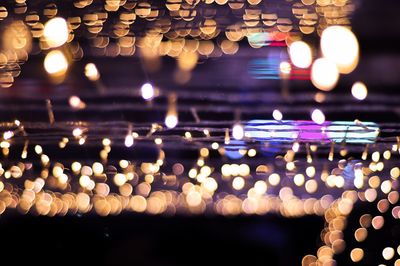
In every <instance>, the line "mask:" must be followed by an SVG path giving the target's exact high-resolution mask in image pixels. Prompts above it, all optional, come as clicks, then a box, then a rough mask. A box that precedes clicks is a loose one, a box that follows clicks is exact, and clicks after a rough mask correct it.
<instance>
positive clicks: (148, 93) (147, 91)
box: [141, 83, 154, 101]
mask: <svg viewBox="0 0 400 266" xmlns="http://www.w3.org/2000/svg"><path fill="white" fill-rule="evenodd" d="M141 92H142V97H143V99H145V100H146V101H148V100H151V99H152V98H153V97H154V88H153V85H151V84H150V83H145V84H143V86H142V88H141Z"/></svg>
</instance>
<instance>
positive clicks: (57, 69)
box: [44, 50, 68, 76]
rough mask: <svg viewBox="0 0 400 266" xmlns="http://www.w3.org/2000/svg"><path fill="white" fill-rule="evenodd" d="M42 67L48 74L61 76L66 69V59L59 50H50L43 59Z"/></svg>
mask: <svg viewBox="0 0 400 266" xmlns="http://www.w3.org/2000/svg"><path fill="white" fill-rule="evenodd" d="M44 69H45V70H46V72H47V73H49V74H50V75H55V76H62V75H64V74H65V73H66V72H67V70H68V61H67V58H65V56H64V54H63V53H62V52H61V51H59V50H54V51H51V52H50V53H48V54H47V55H46V58H45V59H44Z"/></svg>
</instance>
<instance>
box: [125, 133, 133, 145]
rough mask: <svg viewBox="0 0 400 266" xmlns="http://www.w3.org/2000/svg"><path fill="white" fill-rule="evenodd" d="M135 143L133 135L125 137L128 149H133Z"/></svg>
mask: <svg viewBox="0 0 400 266" xmlns="http://www.w3.org/2000/svg"><path fill="white" fill-rule="evenodd" d="M133 142H134V139H133V136H132V134H128V135H126V137H125V146H126V147H128V148H129V147H132V145H133Z"/></svg>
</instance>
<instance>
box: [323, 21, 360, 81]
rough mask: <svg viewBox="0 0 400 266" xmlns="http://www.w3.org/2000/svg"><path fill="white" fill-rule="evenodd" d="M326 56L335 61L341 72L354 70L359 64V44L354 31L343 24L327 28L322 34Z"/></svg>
mask: <svg viewBox="0 0 400 266" xmlns="http://www.w3.org/2000/svg"><path fill="white" fill-rule="evenodd" d="M321 50H322V54H323V55H324V57H326V58H328V59H329V60H331V61H332V62H334V63H335V64H336V65H337V67H338V69H339V72H340V73H343V74H348V73H350V72H352V71H353V70H354V69H355V68H356V67H357V64H358V60H359V45H358V40H357V38H356V36H355V35H354V33H353V32H352V31H351V30H349V29H348V28H346V27H343V26H331V27H328V28H326V29H325V30H324V31H323V32H322V35H321Z"/></svg>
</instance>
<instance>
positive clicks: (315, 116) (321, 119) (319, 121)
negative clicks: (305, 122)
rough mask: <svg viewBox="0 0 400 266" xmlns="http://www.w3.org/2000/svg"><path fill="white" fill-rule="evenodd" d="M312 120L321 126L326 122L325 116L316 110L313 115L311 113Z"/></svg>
mask: <svg viewBox="0 0 400 266" xmlns="http://www.w3.org/2000/svg"><path fill="white" fill-rule="evenodd" d="M311 119H312V121H314V122H315V123H317V124H319V125H321V124H323V123H324V122H325V115H324V113H323V112H322V111H321V110H319V109H314V111H312V113H311Z"/></svg>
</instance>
